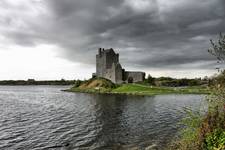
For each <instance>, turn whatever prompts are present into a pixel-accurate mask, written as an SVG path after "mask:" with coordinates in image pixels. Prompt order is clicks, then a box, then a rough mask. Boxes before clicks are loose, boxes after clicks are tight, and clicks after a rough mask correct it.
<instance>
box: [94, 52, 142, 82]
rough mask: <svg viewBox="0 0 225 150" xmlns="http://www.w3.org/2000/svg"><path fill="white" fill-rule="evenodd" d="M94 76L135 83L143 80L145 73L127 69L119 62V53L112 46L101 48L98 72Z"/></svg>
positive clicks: (98, 57)
mask: <svg viewBox="0 0 225 150" xmlns="http://www.w3.org/2000/svg"><path fill="white" fill-rule="evenodd" d="M93 76H96V77H103V78H106V79H109V80H111V81H112V82H114V83H123V82H127V83H133V82H139V81H143V80H144V78H145V73H144V72H133V71H125V69H123V68H122V66H121V65H120V63H119V54H116V53H115V52H114V50H113V49H112V48H111V49H106V50H104V49H102V48H99V50H98V54H97V55H96V73H94V74H93Z"/></svg>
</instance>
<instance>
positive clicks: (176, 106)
mask: <svg viewBox="0 0 225 150" xmlns="http://www.w3.org/2000/svg"><path fill="white" fill-rule="evenodd" d="M66 88H68V87H65V86H0V149H1V150H5V149H6V150H42V149H46V150H47V149H56V150H57V149H60V150H64V149H65V150H72V149H82V150H86V149H97V150H98V149H102V150H111V149H130V148H132V147H138V149H144V148H145V147H147V146H149V145H157V147H158V148H159V149H163V147H164V146H165V145H166V144H167V142H169V141H170V140H171V139H172V138H173V137H174V136H175V135H176V134H177V130H178V128H179V126H178V125H177V123H178V122H179V121H180V120H181V118H182V117H183V116H184V111H183V107H191V108H192V109H198V108H199V105H201V104H202V99H204V96H201V95H161V96H152V97H140V96H138V97H136V96H125V95H98V94H95V95H93V94H83V93H69V92H63V91H61V90H62V89H66Z"/></svg>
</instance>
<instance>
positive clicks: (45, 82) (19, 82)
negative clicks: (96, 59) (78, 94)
mask: <svg viewBox="0 0 225 150" xmlns="http://www.w3.org/2000/svg"><path fill="white" fill-rule="evenodd" d="M75 82H76V81H75V80H65V79H61V80H42V81H36V80H34V79H28V80H3V81H0V85H10V86H17V85H74V83H75Z"/></svg>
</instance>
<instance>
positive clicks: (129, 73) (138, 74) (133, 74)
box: [125, 71, 145, 82]
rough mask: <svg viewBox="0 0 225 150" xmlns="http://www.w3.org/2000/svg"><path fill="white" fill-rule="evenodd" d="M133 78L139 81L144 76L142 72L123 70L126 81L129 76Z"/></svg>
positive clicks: (134, 80)
mask: <svg viewBox="0 0 225 150" xmlns="http://www.w3.org/2000/svg"><path fill="white" fill-rule="evenodd" d="M130 77H131V78H132V79H133V82H140V81H143V80H144V78H145V73H144V72H133V71H125V79H126V82H128V79H129V78H130Z"/></svg>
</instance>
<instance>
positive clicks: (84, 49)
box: [0, 0, 225, 80]
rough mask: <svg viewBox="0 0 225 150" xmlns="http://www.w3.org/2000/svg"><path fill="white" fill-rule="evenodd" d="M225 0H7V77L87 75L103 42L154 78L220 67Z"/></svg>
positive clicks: (2, 37)
mask: <svg viewBox="0 0 225 150" xmlns="http://www.w3.org/2000/svg"><path fill="white" fill-rule="evenodd" d="M219 32H222V33H225V0H1V1H0V80H5V79H27V78H34V79H37V80H43V79H61V78H65V79H77V78H80V79H84V78H89V77H91V73H92V72H94V71H95V55H96V53H97V49H98V48H99V47H104V48H111V47H112V48H114V49H115V51H116V52H117V53H119V54H120V62H121V65H122V66H123V67H124V68H125V69H126V70H134V71H145V72H146V73H147V74H151V75H152V76H171V77H179V78H181V77H188V78H192V77H204V76H206V75H208V76H209V75H212V74H213V73H215V72H216V70H215V68H216V67H217V65H216V60H215V58H214V57H212V56H211V55H210V54H208V53H207V49H208V48H209V47H210V42H209V40H210V39H216V38H217V36H218V34H219Z"/></svg>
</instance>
